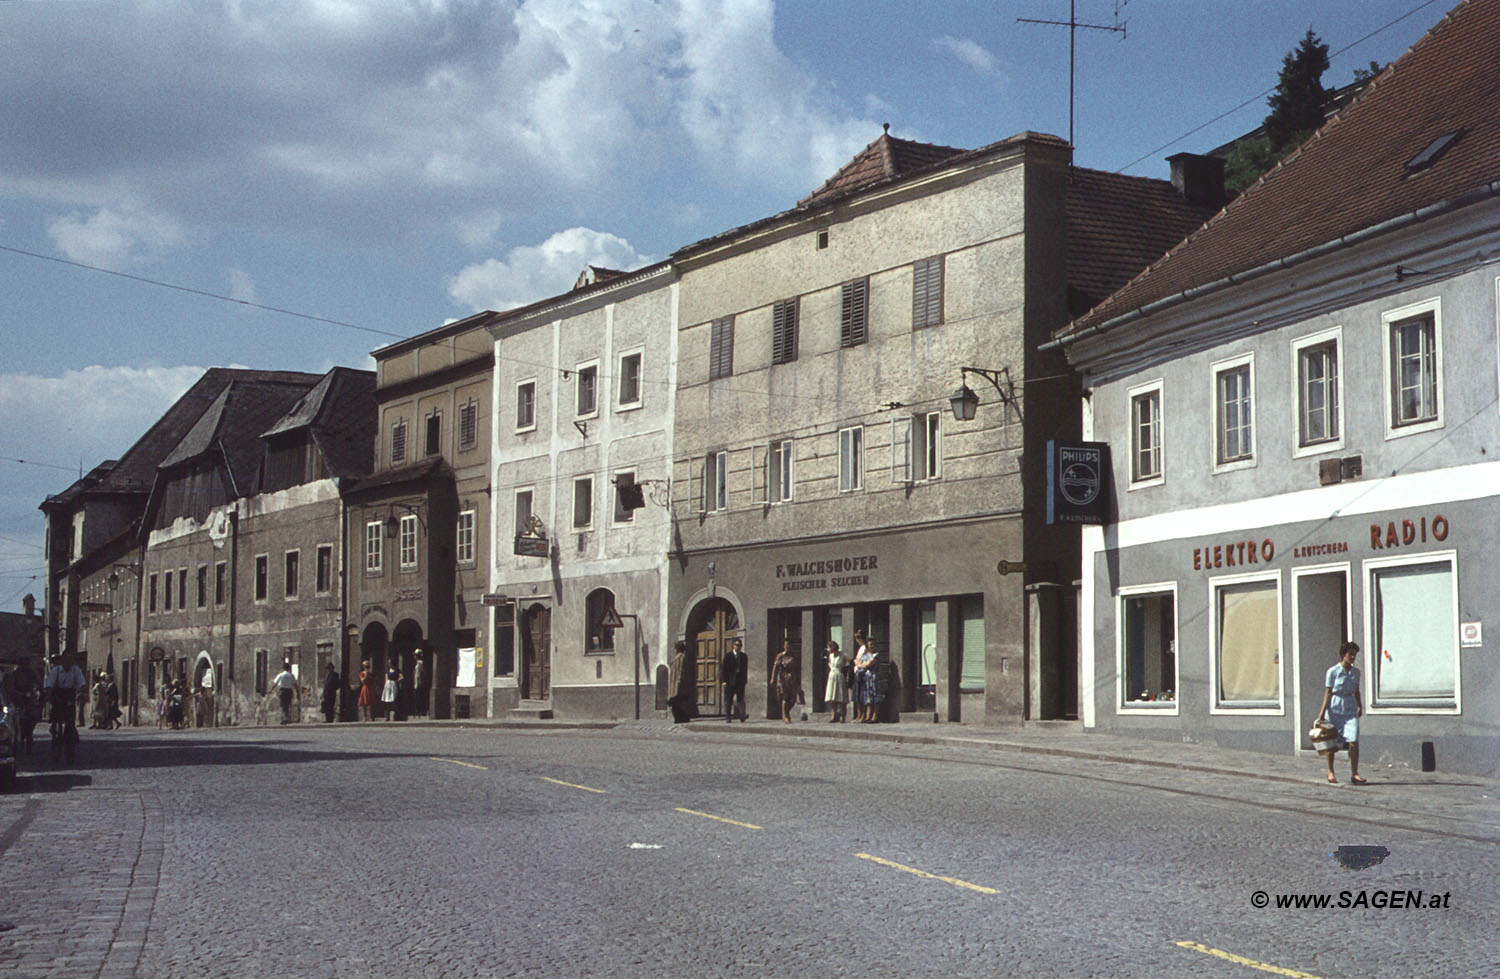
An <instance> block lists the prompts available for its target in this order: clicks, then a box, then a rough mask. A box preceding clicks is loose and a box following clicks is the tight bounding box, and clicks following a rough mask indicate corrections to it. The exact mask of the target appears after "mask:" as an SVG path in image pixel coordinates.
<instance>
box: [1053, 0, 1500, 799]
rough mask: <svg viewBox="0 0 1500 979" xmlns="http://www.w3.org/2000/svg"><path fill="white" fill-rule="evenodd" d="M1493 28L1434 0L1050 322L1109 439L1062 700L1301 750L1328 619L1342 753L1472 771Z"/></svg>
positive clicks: (1488, 708)
mask: <svg viewBox="0 0 1500 979" xmlns="http://www.w3.org/2000/svg"><path fill="white" fill-rule="evenodd" d="M1496 51H1500V2H1496V0H1471V2H1468V3H1464V4H1461V5H1459V6H1458V7H1456V8H1455V9H1454V10H1453V11H1452V12H1451V13H1450V14H1449V15H1448V16H1447V17H1446V18H1445V19H1444V20H1443V21H1442V22H1441V23H1439V24H1438V25H1437V26H1436V27H1434V28H1433V29H1432V30H1431V31H1430V32H1429V33H1428V34H1427V36H1425V37H1424V38H1423V39H1422V40H1420V41H1418V42H1417V43H1416V44H1415V45H1413V46H1412V48H1411V49H1410V50H1409V51H1408V52H1407V54H1406V55H1404V56H1403V57H1402V58H1401V59H1399V60H1398V61H1396V62H1395V63H1393V64H1392V65H1391V66H1390V67H1388V68H1387V69H1386V70H1385V71H1384V72H1382V73H1381V74H1380V75H1379V76H1378V77H1377V78H1376V79H1375V80H1374V81H1373V82H1372V83H1371V84H1370V86H1369V87H1368V88H1367V89H1365V91H1364V92H1363V93H1362V94H1361V95H1360V96H1359V97H1358V99H1357V100H1355V101H1354V102H1353V103H1352V104H1351V105H1349V106H1348V107H1347V108H1345V109H1343V110H1342V111H1341V112H1340V113H1339V114H1338V115H1337V116H1336V117H1334V118H1333V119H1332V120H1331V121H1330V122H1328V123H1327V124H1326V125H1325V126H1324V127H1323V128H1322V129H1321V130H1320V131H1319V132H1318V133H1317V134H1316V135H1315V136H1314V137H1313V138H1311V139H1310V140H1309V141H1307V142H1306V143H1305V144H1304V145H1303V146H1302V147H1301V148H1300V149H1299V150H1298V151H1297V152H1296V153H1294V154H1293V155H1291V156H1290V157H1288V158H1287V159H1286V160H1284V161H1283V162H1282V163H1281V164H1280V165H1279V166H1278V167H1277V168H1276V169H1274V170H1272V171H1271V172H1270V173H1268V174H1267V175H1266V176H1265V177H1263V178H1262V179H1261V180H1260V181H1259V182H1258V183H1257V184H1255V185H1253V186H1252V187H1250V188H1249V189H1248V190H1246V191H1245V193H1244V194H1243V195H1241V196H1240V197H1239V198H1238V199H1237V200H1236V201H1235V202H1234V203H1233V204H1231V205H1230V206H1228V207H1227V208H1226V209H1225V210H1224V211H1223V212H1222V213H1221V214H1219V215H1217V216H1216V217H1215V218H1214V219H1213V220H1211V221H1210V222H1209V223H1208V224H1207V225H1205V226H1204V227H1203V228H1202V229H1201V230H1199V231H1198V232H1196V233H1195V234H1194V235H1193V236H1192V237H1190V238H1188V239H1187V240H1186V241H1184V242H1182V243H1181V244H1180V245H1179V246H1178V247H1176V248H1173V249H1172V250H1171V251H1169V252H1167V253H1166V254H1165V256H1164V257H1162V258H1161V259H1160V260H1159V261H1157V262H1156V263H1155V264H1154V265H1153V266H1152V267H1151V268H1150V269H1149V270H1148V271H1147V272H1145V273H1144V274H1142V275H1141V276H1139V277H1138V278H1137V279H1135V280H1134V281H1133V282H1131V283H1130V284H1129V285H1128V286H1126V287H1125V288H1123V289H1121V290H1120V291H1118V292H1117V293H1116V294H1114V295H1113V296H1111V297H1110V298H1109V299H1108V300H1107V301H1106V302H1104V303H1103V304H1101V305H1099V306H1098V307H1097V308H1095V309H1093V310H1092V311H1090V312H1089V313H1088V314H1087V315H1085V316H1082V317H1079V318H1078V319H1076V320H1075V321H1074V322H1073V323H1072V324H1071V325H1070V326H1068V327H1067V329H1066V330H1064V331H1063V332H1061V333H1060V334H1059V336H1058V339H1057V346H1060V347H1061V348H1062V349H1064V350H1065V351H1066V353H1067V356H1068V358H1069V360H1070V361H1071V362H1072V363H1073V364H1074V365H1075V366H1076V367H1077V368H1078V369H1079V370H1080V371H1081V372H1082V374H1083V379H1084V390H1085V395H1086V398H1085V401H1084V406H1085V423H1086V424H1085V427H1086V432H1087V435H1086V437H1089V438H1093V439H1098V440H1100V441H1103V442H1105V443H1108V445H1110V446H1111V447H1112V448H1113V453H1112V456H1113V483H1114V514H1113V518H1112V520H1111V522H1110V523H1109V524H1108V525H1107V526H1104V527H1102V528H1090V529H1088V530H1087V531H1086V532H1085V534H1084V537H1083V542H1082V543H1083V563H1082V568H1083V576H1082V587H1083V593H1082V600H1081V609H1080V618H1081V622H1082V625H1081V629H1082V632H1083V634H1084V637H1085V645H1084V655H1083V660H1082V666H1081V673H1082V677H1081V687H1082V691H1083V701H1082V709H1083V720H1084V724H1085V727H1086V728H1087V729H1090V730H1100V731H1107V732H1113V733H1122V734H1129V735H1132V736H1143V737H1156V738H1162V739H1167V740H1172V741H1178V740H1182V739H1187V740H1202V741H1208V742H1217V743H1219V744H1226V745H1234V746H1236V747H1248V748H1256V749H1260V750H1265V751H1276V752H1297V751H1303V752H1306V751H1309V750H1310V749H1311V744H1310V742H1309V741H1308V738H1307V732H1308V730H1309V729H1310V727H1311V725H1312V722H1313V721H1314V720H1315V719H1316V717H1317V715H1318V712H1319V710H1320V708H1321V706H1322V696H1323V692H1324V689H1325V678H1326V673H1327V671H1328V669H1329V668H1330V667H1331V666H1333V665H1335V663H1336V662H1337V653H1338V649H1339V647H1340V645H1341V644H1342V643H1343V642H1344V641H1346V640H1353V641H1355V642H1357V643H1358V644H1359V645H1360V647H1361V652H1360V655H1359V658H1358V661H1357V665H1358V667H1359V669H1360V671H1361V673H1362V678H1361V679H1362V697H1363V703H1364V706H1365V716H1364V718H1363V719H1362V720H1361V728H1360V742H1361V745H1362V748H1363V754H1364V758H1365V760H1366V761H1367V762H1371V763H1376V764H1379V763H1382V762H1386V763H1391V764H1409V765H1413V766H1416V765H1418V764H1423V763H1427V764H1438V765H1442V766H1445V767H1452V768H1460V769H1469V770H1472V771H1482V772H1492V771H1493V770H1494V768H1495V764H1496V759H1497V758H1500V740H1497V737H1496V732H1495V726H1494V723H1493V718H1494V717H1495V715H1496V711H1497V710H1500V682H1497V680H1496V672H1495V670H1494V669H1493V668H1492V665H1491V662H1490V657H1492V655H1493V652H1492V650H1493V647H1494V638H1493V635H1491V636H1490V637H1489V639H1488V644H1486V638H1485V634H1484V627H1485V625H1486V624H1487V621H1486V620H1488V624H1489V625H1491V626H1492V627H1493V623H1494V622H1495V620H1496V618H1500V591H1497V589H1496V588H1495V586H1494V582H1495V580H1496V578H1497V576H1500V565H1497V559H1496V555H1497V552H1500V548H1497V547H1496V542H1497V535H1496V530H1495V526H1496V524H1495V517H1496V514H1497V513H1500V462H1497V461H1495V460H1493V459H1491V458H1490V455H1489V450H1490V449H1493V448H1495V447H1496V446H1497V445H1500V414H1497V411H1496V404H1497V395H1500V387H1497V385H1500V310H1497V301H1500V300H1497V294H1500V261H1497V259H1496V257H1495V256H1496V255H1497V254H1500V195H1497V189H1500V131H1497V129H1496V127H1495V124H1494V121H1495V119H1496V118H1500V62H1497V60H1496V58H1495V52H1496Z"/></svg>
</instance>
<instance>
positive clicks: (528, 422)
mask: <svg viewBox="0 0 1500 979" xmlns="http://www.w3.org/2000/svg"><path fill="white" fill-rule="evenodd" d="M533 428H536V381H522V382H521V383H520V384H517V385H516V431H518V432H525V431H530V430H531V429H533Z"/></svg>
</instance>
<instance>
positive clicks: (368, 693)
mask: <svg viewBox="0 0 1500 979" xmlns="http://www.w3.org/2000/svg"><path fill="white" fill-rule="evenodd" d="M374 706H375V676H374V674H372V673H371V672H370V661H369V660H365V661H364V662H362V663H360V664H359V719H360V720H362V721H369V720H374V718H372V717H371V716H370V711H371V709H373V708H374Z"/></svg>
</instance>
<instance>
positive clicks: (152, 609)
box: [146, 571, 156, 615]
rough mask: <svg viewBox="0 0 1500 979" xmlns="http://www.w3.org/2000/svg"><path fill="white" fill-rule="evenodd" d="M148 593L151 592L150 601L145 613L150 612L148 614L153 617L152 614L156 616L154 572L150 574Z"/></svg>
mask: <svg viewBox="0 0 1500 979" xmlns="http://www.w3.org/2000/svg"><path fill="white" fill-rule="evenodd" d="M150 592H151V601H150V605H149V606H147V609H146V611H148V612H150V613H152V614H153V615H154V614H156V572H154V571H153V572H152V573H151V581H150Z"/></svg>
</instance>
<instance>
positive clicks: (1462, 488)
mask: <svg viewBox="0 0 1500 979" xmlns="http://www.w3.org/2000/svg"><path fill="white" fill-rule="evenodd" d="M1492 497H1495V498H1500V462H1482V463H1475V464H1474V465H1469V466H1453V467H1450V468H1446V469H1431V470H1428V471H1426V472H1419V473H1409V474H1407V475H1402V476H1389V477H1386V478H1384V479H1374V480H1355V481H1352V482H1346V483H1337V484H1334V485H1332V486H1320V487H1318V488H1317V489H1309V490H1299V491H1297V492H1295V493H1283V494H1281V495H1279V496H1270V497H1264V498H1260V499H1254V500H1244V501H1241V502H1238V503H1222V504H1217V505H1214V506H1205V507H1193V508H1188V509H1183V510H1171V511H1167V512H1163V513H1158V514H1152V515H1151V516H1149V517H1137V518H1134V519H1132V520H1124V521H1121V522H1120V523H1118V524H1115V525H1114V526H1112V527H1109V528H1106V530H1107V532H1108V535H1107V541H1108V544H1109V546H1110V547H1111V548H1125V547H1137V546H1140V545H1142V544H1155V543H1161V542H1164V541H1171V540H1186V539H1192V538H1195V537H1213V538H1221V537H1223V536H1224V535H1225V534H1231V533H1235V532H1238V531H1242V530H1254V529H1260V528H1266V527H1277V526H1282V525H1286V524H1294V523H1303V522H1307V521H1314V520H1329V519H1331V518H1333V517H1352V516H1361V515H1365V514H1370V513H1387V512H1390V511H1393V510H1404V509H1411V508H1415V507H1424V506H1429V507H1430V506H1436V505H1441V504H1444V503H1465V502H1470V501H1474V500H1484V499H1489V498H1492ZM1086 577H1087V576H1086Z"/></svg>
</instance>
